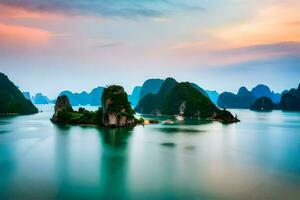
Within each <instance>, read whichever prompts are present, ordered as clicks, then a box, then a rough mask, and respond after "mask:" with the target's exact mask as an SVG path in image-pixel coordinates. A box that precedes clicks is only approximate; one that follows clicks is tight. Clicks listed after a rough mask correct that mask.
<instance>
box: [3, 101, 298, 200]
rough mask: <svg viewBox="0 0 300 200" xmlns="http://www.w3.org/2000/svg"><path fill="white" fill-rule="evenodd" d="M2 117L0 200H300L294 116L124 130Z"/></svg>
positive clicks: (244, 115)
mask: <svg viewBox="0 0 300 200" xmlns="http://www.w3.org/2000/svg"><path fill="white" fill-rule="evenodd" d="M40 109H42V110H43V111H44V112H43V113H39V114H37V115H30V116H19V117H10V118H1V119H0V189H1V190H0V199H42V200H44V199H100V198H102V199H151V200H152V199H300V113H284V112H281V111H275V112H270V113H257V112H250V111H247V110H233V112H234V113H237V114H238V116H239V118H240V119H241V121H242V122H241V123H238V124H232V125H222V124H220V123H218V122H213V123H208V122H205V121H198V120H190V121H185V122H184V123H180V124H177V125H162V124H160V125H149V126H145V127H142V126H138V127H135V128H127V129H112V130H109V129H97V128H96V127H79V126H74V127H68V126H67V127H60V126H56V125H53V124H52V123H50V121H49V118H50V117H51V115H52V107H41V108H40Z"/></svg>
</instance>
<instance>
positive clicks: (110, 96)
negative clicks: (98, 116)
mask: <svg viewBox="0 0 300 200" xmlns="http://www.w3.org/2000/svg"><path fill="white" fill-rule="evenodd" d="M102 111H103V114H102V124H103V125H104V126H107V127H124V126H133V125H135V123H136V122H135V121H136V119H135V117H134V114H135V112H134V111H133V110H132V108H131V105H130V103H129V101H128V97H127V94H126V92H125V90H124V88H123V87H121V86H117V85H113V86H109V87H108V88H105V89H104V91H103V95H102Z"/></svg>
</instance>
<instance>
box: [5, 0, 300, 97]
mask: <svg viewBox="0 0 300 200" xmlns="http://www.w3.org/2000/svg"><path fill="white" fill-rule="evenodd" d="M299 10H300V1H299V0H285V1H283V0H260V1H253V0H214V1H211V0H186V1H183V0H48V1H47V0H26V1H22V0H0V72H3V73H5V74H7V75H8V76H9V78H10V79H11V80H12V81H13V82H14V83H15V84H16V85H17V86H18V87H19V88H20V89H21V90H22V91H30V92H31V94H35V93H37V92H42V93H43V94H45V95H48V96H49V97H51V98H55V97H56V96H57V95H58V94H59V93H60V92H61V91H63V90H71V91H74V92H80V91H82V90H85V91H90V90H91V89H92V88H95V87H97V86H107V85H111V84H120V85H122V86H124V87H125V89H126V90H127V91H128V92H131V91H132V89H133V87H134V86H136V85H141V84H142V83H143V82H144V81H145V80H146V79H149V78H166V77H174V78H175V79H177V80H178V81H190V82H195V83H197V84H199V85H200V86H201V87H203V88H205V89H210V90H217V91H218V92H222V91H231V92H236V91H237V90H238V88H239V87H240V86H246V87H248V88H249V89H251V88H252V87H254V86H255V85H257V84H267V85H268V86H270V87H271V89H272V90H274V91H277V92H280V91H283V90H285V89H289V88H295V87H297V86H298V84H299V82H300V78H299V77H300V12H299Z"/></svg>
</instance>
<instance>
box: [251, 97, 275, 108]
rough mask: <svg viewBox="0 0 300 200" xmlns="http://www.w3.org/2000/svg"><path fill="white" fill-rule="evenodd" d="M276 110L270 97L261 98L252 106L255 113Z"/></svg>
mask: <svg viewBox="0 0 300 200" xmlns="http://www.w3.org/2000/svg"><path fill="white" fill-rule="evenodd" d="M275 108H276V106H275V104H274V103H273V102H272V100H271V99H270V98H269V97H260V98H258V99H257V100H256V101H255V102H254V104H252V106H251V108H250V109H251V110H254V111H272V110H274V109H275Z"/></svg>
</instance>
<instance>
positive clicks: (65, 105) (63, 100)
mask: <svg viewBox="0 0 300 200" xmlns="http://www.w3.org/2000/svg"><path fill="white" fill-rule="evenodd" d="M72 111H73V108H72V106H71V104H70V101H69V99H68V97H67V96H66V95H63V96H59V97H58V98H57V100H56V104H55V107H54V115H53V117H52V121H53V122H60V121H62V119H60V115H59V114H60V113H62V112H72Z"/></svg>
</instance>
